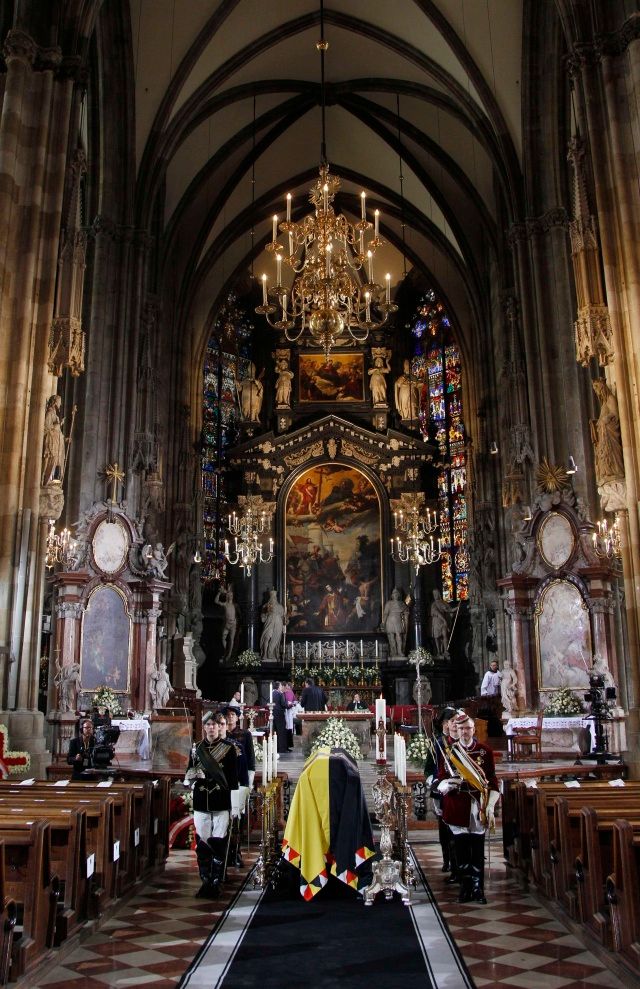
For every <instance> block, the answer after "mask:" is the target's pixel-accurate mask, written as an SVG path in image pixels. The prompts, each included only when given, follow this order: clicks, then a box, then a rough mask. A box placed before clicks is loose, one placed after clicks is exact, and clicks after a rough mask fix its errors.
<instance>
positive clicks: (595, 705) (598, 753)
mask: <svg viewBox="0 0 640 989" xmlns="http://www.w3.org/2000/svg"><path fill="white" fill-rule="evenodd" d="M584 699H585V701H587V703H588V704H590V706H591V712H590V713H589V714H588V715H587V717H588V718H589V719H590V720H593V729H594V740H593V741H594V744H593V750H592V751H591V753H590V754H589V756H588V757H587V758H590V759H595V761H596V762H597V763H598V764H599V765H602V764H604V763H605V762H606V761H607V759H612V758H613V756H612V755H611V754H610V753H609V752H607V735H606V732H605V730H604V722H605V721H611V714H610V711H609V701H615V699H616V688H615V687H607V685H606V681H605V678H604V674H603V673H591V674H590V675H589V690H588V692H587V693H585V695H584Z"/></svg>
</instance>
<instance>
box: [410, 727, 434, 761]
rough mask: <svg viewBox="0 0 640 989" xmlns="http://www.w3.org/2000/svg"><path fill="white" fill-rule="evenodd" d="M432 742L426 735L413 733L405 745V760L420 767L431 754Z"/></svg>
mask: <svg viewBox="0 0 640 989" xmlns="http://www.w3.org/2000/svg"><path fill="white" fill-rule="evenodd" d="M432 748H433V744H432V742H431V739H429V738H427V736H426V735H423V734H419V735H414V736H413V738H412V739H411V741H410V742H409V744H408V746H407V760H408V762H412V763H414V765H416V766H420V768H422V767H423V766H424V764H425V762H426V761H427V756H429V755H430V754H431V750H432Z"/></svg>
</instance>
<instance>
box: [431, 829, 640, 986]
mask: <svg viewBox="0 0 640 989" xmlns="http://www.w3.org/2000/svg"><path fill="white" fill-rule="evenodd" d="M412 846H413V850H414V852H415V854H416V856H417V858H418V861H419V862H420V864H421V866H422V867H423V869H424V870H425V872H426V874H427V876H428V879H429V882H430V884H431V887H432V890H433V893H434V895H435V897H436V899H437V901H438V904H439V906H440V909H441V911H442V913H443V915H444V918H445V920H446V922H447V925H448V927H449V930H450V931H451V934H452V935H453V937H454V939H455V941H456V944H457V945H458V948H459V949H460V951H461V953H462V956H463V958H464V960H465V962H466V964H467V967H468V969H469V971H470V972H471V975H472V977H473V980H474V982H475V984H476V986H477V987H478V989H498V987H500V989H506V987H507V986H512V987H522V989H591V987H593V986H602V987H603V989H629V987H631V986H638V985H640V982H639V981H638V980H635V979H634V978H633V976H632V975H631V974H627V972H626V970H624V969H622V968H621V967H620V966H618V965H615V963H614V965H615V967H616V970H617V971H618V975H616V974H614V972H613V971H612V970H611V968H610V967H609V966H607V964H606V963H605V962H604V961H601V960H600V959H599V958H598V957H596V955H594V954H593V953H592V952H591V951H589V950H588V949H587V947H586V942H585V941H583V940H582V939H581V938H580V937H577V936H575V935H574V934H572V933H570V932H569V930H568V929H567V927H566V926H564V925H563V924H562V923H561V922H560V921H558V920H557V919H556V918H555V917H554V916H553V914H552V913H551V912H550V910H549V909H547V907H546V906H545V904H544V901H542V900H539V899H538V898H537V897H536V896H534V895H533V894H528V893H523V892H522V890H521V889H520V888H519V886H518V885H517V884H516V883H515V882H514V881H513V880H512V879H510V878H508V876H507V873H506V869H505V866H504V862H503V860H502V840H501V837H500V836H499V835H496V836H495V837H494V838H493V839H492V849H491V851H492V853H493V862H492V867H491V873H490V878H489V881H488V882H487V883H486V890H485V891H486V895H487V899H488V901H489V902H488V903H487V905H486V906H484V905H481V904H478V903H465V904H460V903H458V902H457V897H458V887H457V886H447V885H445V879H446V878H447V877H446V874H443V873H442V872H441V871H440V869H441V866H442V856H441V853H440V846H439V845H438V844H437V842H435V841H434V840H433V839H431V838H429V839H427V840H426V841H425V842H421V843H419V842H416V841H414V842H412Z"/></svg>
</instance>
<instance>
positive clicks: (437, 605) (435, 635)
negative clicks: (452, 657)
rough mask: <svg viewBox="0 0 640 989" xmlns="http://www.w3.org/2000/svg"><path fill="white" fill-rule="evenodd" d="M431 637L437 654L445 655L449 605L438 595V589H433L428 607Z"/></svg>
mask: <svg viewBox="0 0 640 989" xmlns="http://www.w3.org/2000/svg"><path fill="white" fill-rule="evenodd" d="M429 613H430V616H431V638H432V639H433V644H434V647H435V651H436V654H437V655H438V656H446V655H447V648H448V644H449V620H450V618H451V612H450V610H449V605H448V604H447V603H446V602H445V601H443V600H442V598H441V597H440V591H438V590H434V592H433V601H432V602H431V609H430V612H429Z"/></svg>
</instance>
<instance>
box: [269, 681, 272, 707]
mask: <svg viewBox="0 0 640 989" xmlns="http://www.w3.org/2000/svg"><path fill="white" fill-rule="evenodd" d="M269 703H270V704H273V682H272V683H270V684H269Z"/></svg>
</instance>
